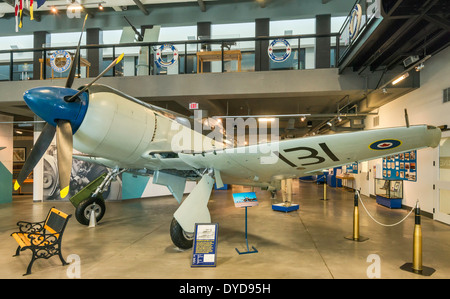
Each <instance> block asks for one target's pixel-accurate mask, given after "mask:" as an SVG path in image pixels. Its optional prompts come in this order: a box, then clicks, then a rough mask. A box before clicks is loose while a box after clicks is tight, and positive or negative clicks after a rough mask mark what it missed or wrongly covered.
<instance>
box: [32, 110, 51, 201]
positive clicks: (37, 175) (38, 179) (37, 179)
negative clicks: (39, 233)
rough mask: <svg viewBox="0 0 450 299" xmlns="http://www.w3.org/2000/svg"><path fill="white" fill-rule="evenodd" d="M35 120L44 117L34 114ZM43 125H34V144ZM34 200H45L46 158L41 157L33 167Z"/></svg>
mask: <svg viewBox="0 0 450 299" xmlns="http://www.w3.org/2000/svg"><path fill="white" fill-rule="evenodd" d="M34 120H35V121H41V120H42V119H40V118H39V117H38V116H34ZM43 127H44V124H43V123H36V124H35V125H34V134H33V138H34V142H33V144H36V141H37V139H38V138H39V135H41V132H42V129H43ZM50 175H51V174H50ZM33 201H34V202H35V201H38V202H39V201H44V158H42V159H40V160H39V162H38V163H37V164H36V166H35V167H34V169H33Z"/></svg>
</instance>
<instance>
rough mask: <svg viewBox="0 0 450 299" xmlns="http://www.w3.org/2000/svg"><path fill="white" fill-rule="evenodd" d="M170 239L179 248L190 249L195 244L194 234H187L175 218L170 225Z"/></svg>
mask: <svg viewBox="0 0 450 299" xmlns="http://www.w3.org/2000/svg"><path fill="white" fill-rule="evenodd" d="M170 238H171V239H172V242H173V244H175V246H177V247H178V248H181V249H189V248H191V247H192V244H193V242H194V233H188V232H185V231H184V230H183V228H182V227H181V225H180V224H179V223H178V222H177V220H176V219H175V218H173V219H172V223H171V224H170Z"/></svg>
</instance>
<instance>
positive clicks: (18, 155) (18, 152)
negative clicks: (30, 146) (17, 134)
mask: <svg viewBox="0 0 450 299" xmlns="http://www.w3.org/2000/svg"><path fill="white" fill-rule="evenodd" d="M26 153H27V152H26V148H25V147H15V148H14V149H13V162H25V158H26Z"/></svg>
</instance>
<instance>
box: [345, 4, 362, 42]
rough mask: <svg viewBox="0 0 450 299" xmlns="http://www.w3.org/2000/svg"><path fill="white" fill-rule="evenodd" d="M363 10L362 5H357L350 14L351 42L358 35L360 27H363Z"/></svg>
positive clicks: (349, 33)
mask: <svg viewBox="0 0 450 299" xmlns="http://www.w3.org/2000/svg"><path fill="white" fill-rule="evenodd" d="M361 16H362V8H361V5H359V4H356V5H355V7H354V8H353V10H352V13H351V14H350V22H349V25H348V35H349V38H350V40H353V39H355V37H356V36H357V35H358V31H359V26H360V25H361Z"/></svg>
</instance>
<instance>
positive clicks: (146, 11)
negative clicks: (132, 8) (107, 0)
mask: <svg viewBox="0 0 450 299" xmlns="http://www.w3.org/2000/svg"><path fill="white" fill-rule="evenodd" d="M133 1H134V3H136V5H137V7H139V9H140V10H141V11H142V13H143V14H144V15H146V16H148V15H149V14H150V12H149V11H148V10H147V9H146V8H145V6H144V4H142V2H141V1H140V0H133Z"/></svg>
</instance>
